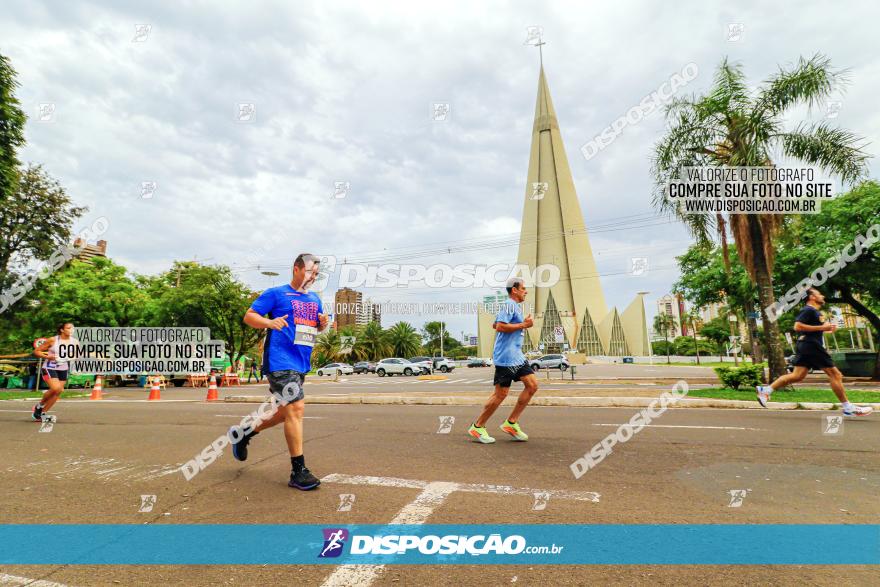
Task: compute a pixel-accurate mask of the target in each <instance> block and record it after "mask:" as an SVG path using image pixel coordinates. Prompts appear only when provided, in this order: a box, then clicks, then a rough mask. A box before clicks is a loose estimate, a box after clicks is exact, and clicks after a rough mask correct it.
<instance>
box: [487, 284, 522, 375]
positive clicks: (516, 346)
mask: <svg viewBox="0 0 880 587" xmlns="http://www.w3.org/2000/svg"><path fill="white" fill-rule="evenodd" d="M522 321H523V315H522V309H521V308H520V307H519V304H517V303H516V302H514V301H513V300H512V299H510V298H507V300H506V301H505V302H504V303H503V304H501V308H500V309H499V310H498V314H496V316H495V322H505V323H507V324H520V323H522ZM522 343H523V331H522V330H515V331H513V332H498V333H496V334H495V349H494V350H493V351H492V362H493V363H495V366H497V367H517V366H519V365H522V364H523V363H525V362H526V357H525V355H523V354H522Z"/></svg>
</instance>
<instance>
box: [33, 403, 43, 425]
mask: <svg viewBox="0 0 880 587" xmlns="http://www.w3.org/2000/svg"><path fill="white" fill-rule="evenodd" d="M31 419H32V420H33V421H34V422H42V421H43V408H41V407H40V404H37V405H35V406H34V411H33V412H32V413H31Z"/></svg>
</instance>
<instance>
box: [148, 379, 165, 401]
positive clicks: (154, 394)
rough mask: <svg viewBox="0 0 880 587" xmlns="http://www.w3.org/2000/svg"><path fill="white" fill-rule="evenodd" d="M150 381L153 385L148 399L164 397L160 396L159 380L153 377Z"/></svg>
mask: <svg viewBox="0 0 880 587" xmlns="http://www.w3.org/2000/svg"><path fill="white" fill-rule="evenodd" d="M150 381H152V382H153V385H152V386H151V387H150V397H148V398H147V400H160V399H162V398H161V397H160V393H161V392H160V391H159V380H158V379H151V380H150Z"/></svg>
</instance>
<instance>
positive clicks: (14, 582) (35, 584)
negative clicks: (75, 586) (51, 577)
mask: <svg viewBox="0 0 880 587" xmlns="http://www.w3.org/2000/svg"><path fill="white" fill-rule="evenodd" d="M0 585H11V586H15V587H23V586H24V585H27V586H28V587H67V585H64V584H63V583H53V582H52V581H44V580H42V579H28V578H27V577H18V576H16V575H7V574H6V573H0Z"/></svg>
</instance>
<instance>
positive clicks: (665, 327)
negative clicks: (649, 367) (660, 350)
mask: <svg viewBox="0 0 880 587" xmlns="http://www.w3.org/2000/svg"><path fill="white" fill-rule="evenodd" d="M676 328H677V324H676V323H675V318H674V317H672V316H670V315H669V314H657V315H656V316H654V332H658V333H660V332H662V333H663V340H665V341H666V364H667V365H668V364H669V363H670V360H669V333H670V332H675V329H676Z"/></svg>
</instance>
